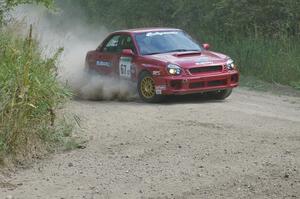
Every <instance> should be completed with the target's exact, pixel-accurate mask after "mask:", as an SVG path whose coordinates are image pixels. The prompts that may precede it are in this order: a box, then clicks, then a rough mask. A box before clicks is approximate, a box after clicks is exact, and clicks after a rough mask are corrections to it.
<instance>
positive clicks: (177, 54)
mask: <svg viewBox="0 0 300 199" xmlns="http://www.w3.org/2000/svg"><path fill="white" fill-rule="evenodd" d="M199 55H201V52H186V53H175V54H174V55H173V56H175V57H188V56H199Z"/></svg>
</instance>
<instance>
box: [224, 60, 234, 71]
mask: <svg viewBox="0 0 300 199" xmlns="http://www.w3.org/2000/svg"><path fill="white" fill-rule="evenodd" d="M226 67H227V69H228V70H233V69H235V64H234V62H233V60H232V59H229V60H228V61H227V62H226Z"/></svg>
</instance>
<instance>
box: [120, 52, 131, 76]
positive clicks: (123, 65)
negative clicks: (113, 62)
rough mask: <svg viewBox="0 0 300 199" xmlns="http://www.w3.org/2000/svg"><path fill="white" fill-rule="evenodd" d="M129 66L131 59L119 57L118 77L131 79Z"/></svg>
mask: <svg viewBox="0 0 300 199" xmlns="http://www.w3.org/2000/svg"><path fill="white" fill-rule="evenodd" d="M131 66H132V58H131V57H120V63H119V74H120V77H125V78H131V73H132V72H131Z"/></svg>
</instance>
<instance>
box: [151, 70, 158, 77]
mask: <svg viewBox="0 0 300 199" xmlns="http://www.w3.org/2000/svg"><path fill="white" fill-rule="evenodd" d="M152 74H153V75H155V76H158V75H160V71H159V70H155V71H153V72H152Z"/></svg>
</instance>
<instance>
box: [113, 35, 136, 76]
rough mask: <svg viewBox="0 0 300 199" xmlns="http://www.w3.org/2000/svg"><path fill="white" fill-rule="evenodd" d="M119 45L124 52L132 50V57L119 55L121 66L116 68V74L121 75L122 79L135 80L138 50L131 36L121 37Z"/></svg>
mask: <svg viewBox="0 0 300 199" xmlns="http://www.w3.org/2000/svg"><path fill="white" fill-rule="evenodd" d="M119 45H120V47H121V49H122V50H125V49H126V50H132V53H133V54H132V55H125V54H123V53H122V51H121V53H120V54H119V57H118V59H119V64H118V67H116V73H117V74H119V76H120V78H124V79H134V77H135V71H136V69H135V64H134V63H135V57H136V48H135V46H134V43H133V41H132V37H131V36H130V35H129V34H122V35H121V37H120V41H119Z"/></svg>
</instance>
